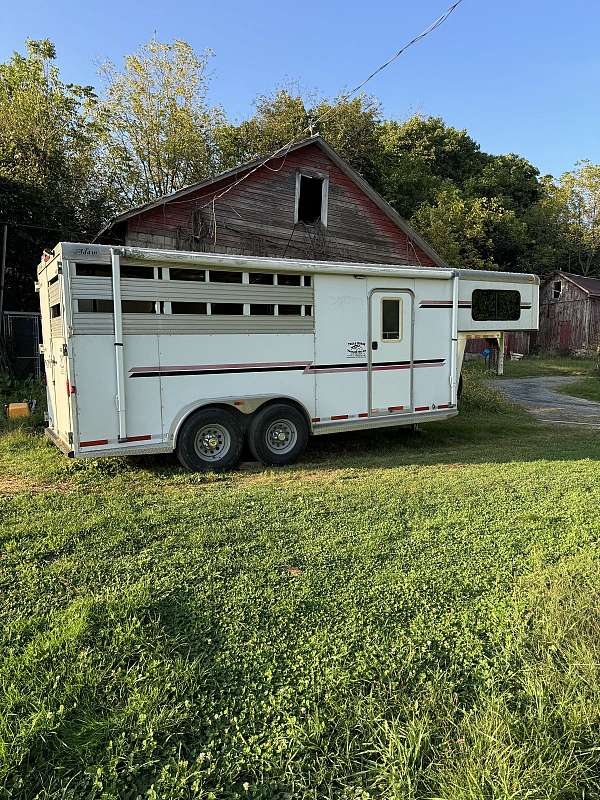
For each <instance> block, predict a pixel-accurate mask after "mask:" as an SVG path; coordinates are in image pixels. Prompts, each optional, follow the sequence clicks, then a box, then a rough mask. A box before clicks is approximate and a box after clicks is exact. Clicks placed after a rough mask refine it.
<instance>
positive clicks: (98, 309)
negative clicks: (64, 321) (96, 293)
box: [77, 300, 113, 314]
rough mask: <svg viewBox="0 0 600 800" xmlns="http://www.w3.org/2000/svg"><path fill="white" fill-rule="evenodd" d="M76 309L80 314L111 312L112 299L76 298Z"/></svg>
mask: <svg viewBox="0 0 600 800" xmlns="http://www.w3.org/2000/svg"><path fill="white" fill-rule="evenodd" d="M77 310H78V311H79V312H80V313H82V314H90V313H92V314H112V313H113V301H112V300H78V301H77Z"/></svg>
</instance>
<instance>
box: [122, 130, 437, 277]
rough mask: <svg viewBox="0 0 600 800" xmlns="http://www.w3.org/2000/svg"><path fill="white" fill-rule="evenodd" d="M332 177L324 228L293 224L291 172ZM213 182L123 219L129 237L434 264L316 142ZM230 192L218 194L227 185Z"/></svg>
mask: <svg viewBox="0 0 600 800" xmlns="http://www.w3.org/2000/svg"><path fill="white" fill-rule="evenodd" d="M302 168H304V169H313V170H318V171H319V172H322V173H326V174H328V175H329V203H328V222H327V227H326V228H323V227H321V226H307V225H304V224H302V223H299V224H297V225H294V206H295V191H296V172H297V170H298V169H302ZM239 177H240V176H239V175H237V176H236V177H235V179H229V181H225V182H220V183H219V184H212V185H211V186H210V187H208V188H205V189H204V190H200V191H198V192H194V193H191V194H189V195H186V196H184V197H182V198H181V199H179V200H171V201H169V200H166V201H165V203H164V205H161V206H160V207H158V208H153V209H150V210H149V211H144V212H141V213H140V214H138V215H137V216H135V217H133V218H131V219H129V220H128V222H127V231H126V241H127V243H128V244H136V245H141V246H148V247H167V248H175V249H183V250H200V251H207V252H221V253H223V252H224V253H234V254H243V255H263V256H272V257H287V258H309V259H310V258H314V259H322V260H336V261H364V262H371V263H384V264H420V265H423V266H435V265H436V263H435V262H434V260H433V259H432V258H431V257H430V256H429V255H428V254H427V253H425V252H424V251H423V250H422V249H421V248H420V247H419V246H418V245H417V244H416V243H415V242H413V241H412V240H411V239H410V238H409V237H408V236H407V235H406V234H405V233H404V231H402V230H401V229H400V228H399V227H398V226H397V225H396V224H395V223H394V222H393V221H392V220H391V219H390V218H389V217H388V216H386V214H384V213H383V211H382V210H381V209H380V208H379V207H378V206H377V205H376V204H375V203H374V202H373V201H372V200H371V198H370V197H368V196H367V195H366V194H365V193H364V192H363V191H362V190H361V189H360V187H359V186H357V185H356V184H355V183H354V182H353V181H352V180H351V179H350V178H349V177H348V176H347V175H346V174H345V173H344V172H342V171H341V170H340V169H339V168H338V166H337V165H336V164H335V163H334V162H333V161H332V160H331V159H330V158H329V157H328V156H327V155H326V154H325V153H324V152H323V151H322V150H321V148H320V147H319V146H318V145H316V144H309V145H307V146H306V147H303V148H301V149H298V150H296V151H294V152H292V153H289V154H288V155H287V157H285V158H282V159H279V160H273V161H271V162H270V163H269V165H268V166H263V167H261V168H260V169H258V170H257V171H256V172H254V173H252V174H251V175H250V176H249V177H248V178H246V179H245V180H244V181H242V182H241V183H239V185H235V182H236V181H237V180H239ZM229 185H232V188H231V189H230V191H228V192H227V194H225V195H224V196H223V197H220V198H218V199H216V200H215V202H214V206H213V204H212V200H213V198H215V197H216V196H217V195H219V194H220V193H221V192H222V191H223V189H224V188H226V187H227V186H229Z"/></svg>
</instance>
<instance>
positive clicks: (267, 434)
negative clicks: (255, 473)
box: [248, 403, 308, 466]
mask: <svg viewBox="0 0 600 800" xmlns="http://www.w3.org/2000/svg"><path fill="white" fill-rule="evenodd" d="M307 442H308V425H307V423H306V419H305V418H304V415H303V414H302V413H301V412H300V411H298V409H297V408H295V407H294V406H291V405H288V404H287V403H275V404H274V405H271V406H266V407H265V408H262V409H260V410H259V411H257V413H256V414H255V415H254V417H253V419H252V421H251V423H250V428H249V430H248V444H249V446H250V450H251V451H252V455H253V456H254V457H255V458H256V459H258V461H260V462H261V463H262V464H265V465H266V466H283V465H284V464H292V463H293V462H294V461H295V460H296V459H297V458H298V456H299V455H300V454H301V453H302V451H303V450H304V448H305V447H306V443H307Z"/></svg>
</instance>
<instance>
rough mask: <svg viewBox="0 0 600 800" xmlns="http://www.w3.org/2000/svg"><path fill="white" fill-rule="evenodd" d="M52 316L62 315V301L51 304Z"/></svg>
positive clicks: (54, 317)
mask: <svg viewBox="0 0 600 800" xmlns="http://www.w3.org/2000/svg"><path fill="white" fill-rule="evenodd" d="M50 317H51V318H52V319H56V318H57V317H60V303H56V304H55V305H53V306H50Z"/></svg>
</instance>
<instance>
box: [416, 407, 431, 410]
mask: <svg viewBox="0 0 600 800" xmlns="http://www.w3.org/2000/svg"><path fill="white" fill-rule="evenodd" d="M415 411H429V406H416V407H415Z"/></svg>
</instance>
